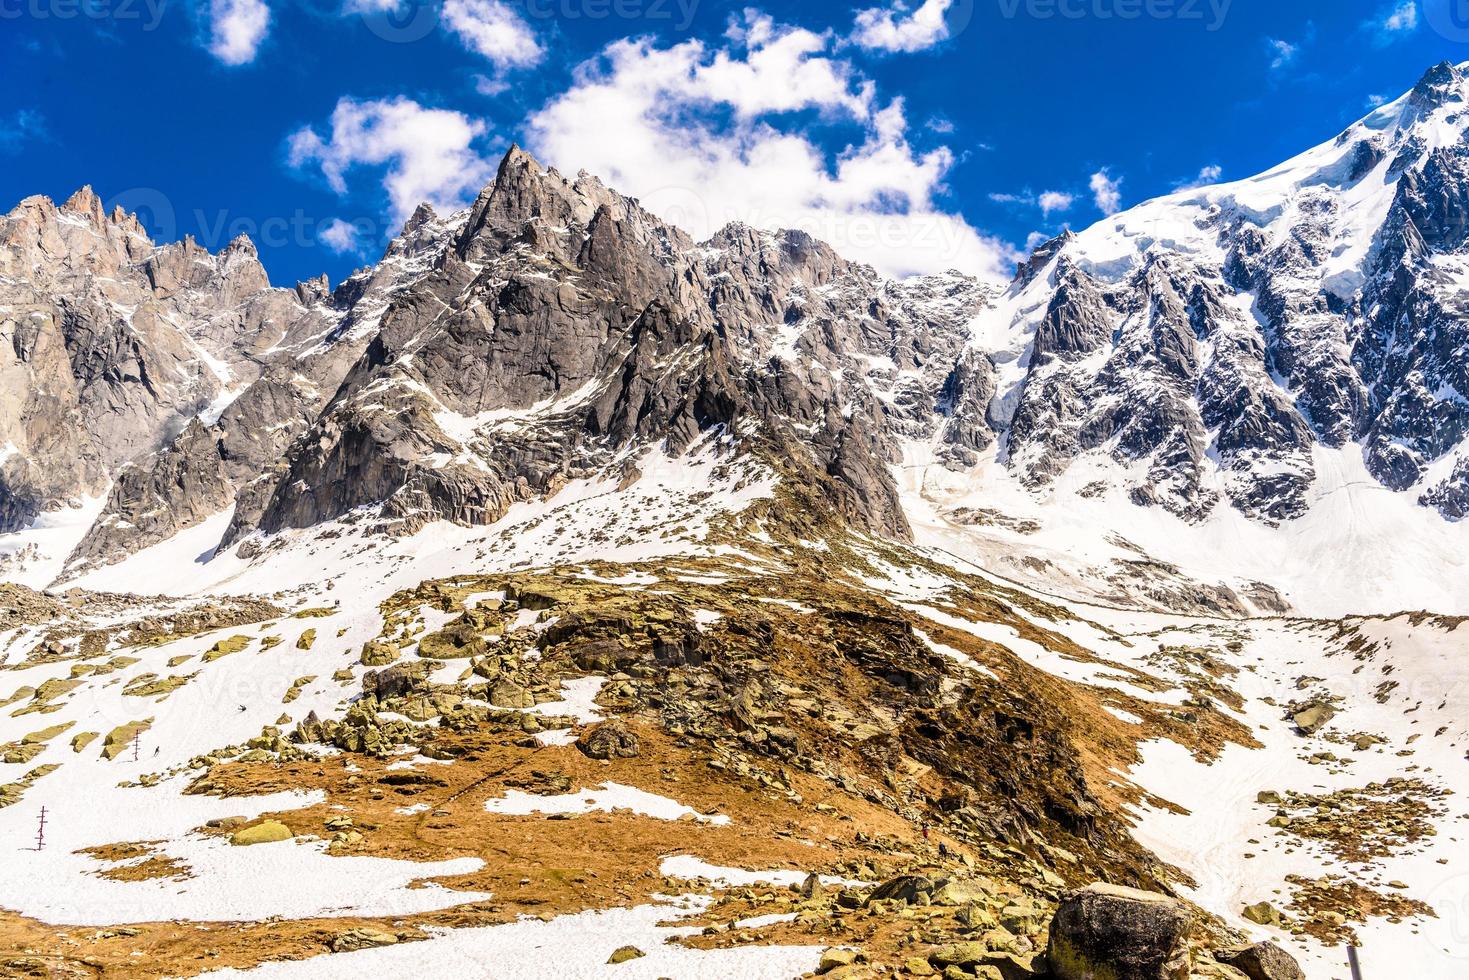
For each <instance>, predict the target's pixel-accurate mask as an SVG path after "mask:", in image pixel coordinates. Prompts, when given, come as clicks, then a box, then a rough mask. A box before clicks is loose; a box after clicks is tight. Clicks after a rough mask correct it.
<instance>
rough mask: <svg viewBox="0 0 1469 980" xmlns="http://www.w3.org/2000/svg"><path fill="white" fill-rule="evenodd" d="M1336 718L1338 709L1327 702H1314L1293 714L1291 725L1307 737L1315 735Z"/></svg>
mask: <svg viewBox="0 0 1469 980" xmlns="http://www.w3.org/2000/svg"><path fill="white" fill-rule="evenodd" d="M1335 717H1336V708H1335V707H1334V706H1332V705H1331V704H1330V703H1329V702H1326V701H1312V702H1311V703H1310V704H1308V705H1306V706H1304V707H1302V708H1301V709H1300V710H1298V711H1295V712H1293V713H1292V714H1291V716H1290V720H1291V724H1293V725H1295V726H1296V728H1298V729H1299V730H1300V731H1301V732H1302V733H1303V734H1305V735H1315V734H1316V733H1317V732H1319V731H1320V730H1321V729H1323V728H1325V727H1326V725H1327V723H1328V722H1330V721H1331V719H1333V718H1335Z"/></svg>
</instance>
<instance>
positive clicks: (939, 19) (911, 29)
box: [852, 0, 954, 52]
mask: <svg viewBox="0 0 1469 980" xmlns="http://www.w3.org/2000/svg"><path fill="white" fill-rule="evenodd" d="M953 5H954V0H924V3H923V6H921V7H919V8H918V9H917V10H914V11H911V12H910V11H909V8H908V7H907V5H906V4H904V3H903V2H902V0H897V2H895V3H894V4H893V6H892V7H891V8H884V7H872V8H869V9H867V10H859V11H858V12H857V23H856V27H855V28H854V29H853V31H852V42H853V43H854V44H856V45H858V46H859V47H863V48H867V49H869V50H873V51H903V52H912V51H922V50H924V49H925V48H931V47H933V46H934V45H935V44H939V43H940V42H942V41H946V40H948V38H949V22H948V19H947V16H946V15H947V14H948V12H949V8H950V7H952V6H953Z"/></svg>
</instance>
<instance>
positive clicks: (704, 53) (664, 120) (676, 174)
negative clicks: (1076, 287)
mask: <svg viewBox="0 0 1469 980" xmlns="http://www.w3.org/2000/svg"><path fill="white" fill-rule="evenodd" d="M727 37H728V38H729V40H730V45H729V46H728V47H721V48H719V49H717V50H711V49H710V48H709V47H707V46H706V45H705V43H704V42H702V41H699V40H690V41H686V42H683V43H681V44H677V45H674V46H672V47H667V48H660V47H657V46H655V42H654V41H653V40H651V39H649V38H640V39H627V40H623V41H618V42H616V43H614V44H612V45H610V46H608V47H607V48H606V49H605V50H604V51H603V53H602V55H601V56H600V57H599V58H598V59H595V60H593V61H591V62H588V63H586V64H584V65H581V66H580V67H578V68H577V70H576V73H575V84H574V85H573V86H572V87H571V89H570V90H569V91H567V92H565V93H563V94H561V95H560V96H558V97H556V98H555V99H553V100H551V101H550V102H549V103H548V104H547V105H546V106H545V107H543V108H542V109H541V110H540V111H539V112H537V113H535V114H534V115H532V117H531V118H530V121H529V122H530V130H531V139H530V143H531V147H532V149H533V150H534V151H535V152H536V153H537V154H538V155H539V156H541V157H542V158H543V159H544V160H545V161H546V162H547V163H551V164H554V165H556V166H558V167H560V168H561V169H563V170H568V171H574V170H576V169H579V168H584V169H586V170H589V171H591V172H592V173H595V174H597V175H599V176H601V177H602V178H603V179H605V180H606V181H607V183H608V184H610V185H611V186H613V187H615V188H617V189H619V190H621V191H623V192H624V193H628V194H631V195H634V196H636V197H638V198H640V199H641V200H642V203H643V205H644V206H645V207H647V208H648V209H649V210H651V211H652V212H654V213H655V214H658V215H660V216H661V217H663V218H664V219H665V220H668V221H671V222H673V223H675V224H678V225H680V226H682V227H683V228H684V229H685V230H687V231H688V232H689V233H690V234H692V235H693V236H695V237H696V238H699V239H704V238H707V237H709V236H710V235H712V234H713V233H714V232H715V231H717V230H718V229H719V228H720V227H722V226H723V225H725V224H727V223H729V222H731V221H743V222H745V223H747V224H750V225H753V226H756V227H763V228H800V229H802V230H804V231H807V232H809V233H811V234H812V235H814V236H816V237H817V238H820V239H823V240H825V241H827V242H829V243H831V245H832V246H833V247H835V248H836V249H837V250H838V251H839V252H841V253H842V254H844V255H846V256H848V257H850V258H853V259H858V260H861V261H867V262H870V263H872V264H873V265H875V266H877V267H878V268H880V269H882V270H883V271H885V272H887V273H890V274H897V275H905V274H909V273H915V272H934V271H942V270H943V269H946V268H950V267H953V268H959V269H963V270H965V271H968V272H972V273H976V274H982V275H988V276H992V277H1003V276H1006V275H1008V273H1009V271H1010V270H1009V268H1008V262H1009V261H1010V260H1011V259H1012V258H1013V254H1012V252H1011V250H1010V249H1008V248H1007V247H1006V246H1004V245H1002V244H1000V243H998V242H996V241H994V240H993V239H990V238H987V237H985V236H982V235H981V234H979V233H978V232H976V231H975V230H974V229H973V228H972V227H970V225H969V224H968V223H967V222H966V221H965V220H964V218H963V217H962V215H959V214H956V213H952V212H949V211H946V210H944V209H943V208H942V207H941V206H940V205H939V204H938V203H937V202H936V198H937V197H938V196H940V195H941V194H942V193H943V190H944V185H943V182H944V179H945V177H946V175H947V174H948V172H949V170H950V168H951V167H952V166H953V162H954V155H953V153H952V152H951V151H950V150H949V149H948V148H946V147H937V148H933V149H929V150H926V151H923V150H919V149H917V148H915V147H914V146H913V145H912V144H911V143H910V141H909V130H908V123H907V120H906V118H905V116H904V113H903V105H902V102H901V100H898V101H894V102H891V103H889V104H887V105H885V106H877V105H876V104H875V89H874V86H873V84H872V83H871V82H870V81H867V80H865V79H863V78H861V77H860V76H859V75H858V74H857V72H856V71H855V70H854V69H853V67H852V65H851V64H850V63H848V62H845V61H842V60H840V59H834V58H832V57H830V51H831V48H832V45H833V41H832V39H831V38H830V36H829V35H824V34H815V33H812V32H810V31H806V30H802V29H799V28H783V27H777V26H776V25H775V24H774V23H773V22H772V21H771V20H770V18H768V17H763V16H759V15H750V16H748V17H747V20H746V21H745V22H744V23H742V24H737V25H736V26H735V27H734V28H732V29H731V31H730V32H729V34H728V35H727ZM802 110H804V111H814V113H815V116H816V119H815V120H814V121H810V120H808V119H805V118H804V117H803V122H805V124H806V125H808V126H809V127H810V128H807V129H800V128H796V127H795V126H794V121H793V120H792V119H791V117H790V114H791V113H793V112H796V111H802ZM853 137H855V138H853ZM834 146H835V147H843V148H841V149H835V150H834V149H832V148H833V147H834Z"/></svg>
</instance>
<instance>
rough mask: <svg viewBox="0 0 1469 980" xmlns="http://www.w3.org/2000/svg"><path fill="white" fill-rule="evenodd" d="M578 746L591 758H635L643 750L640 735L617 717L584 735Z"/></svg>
mask: <svg viewBox="0 0 1469 980" xmlns="http://www.w3.org/2000/svg"><path fill="white" fill-rule="evenodd" d="M576 747H577V748H579V749H581V751H582V754H583V755H586V756H587V757H588V758H591V759H634V758H637V755H638V753H639V752H640V751H642V748H641V745H640V744H639V742H638V737H637V736H636V735H634V734H633V732H632V730H631V729H629V728H628V727H627V726H626V725H625V724H623V723H622V722H621V721H619V720H617V719H615V718H614V719H613V720H611V721H607V722H603V723H602V724H600V725H597V726H596V727H595V728H592V729H591V730H590V731H588V732H587V733H586V734H584V735H582V737H581V738H579V739H577V740H576Z"/></svg>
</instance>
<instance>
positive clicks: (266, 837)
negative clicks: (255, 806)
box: [230, 820, 296, 847]
mask: <svg viewBox="0 0 1469 980" xmlns="http://www.w3.org/2000/svg"><path fill="white" fill-rule="evenodd" d="M295 836H296V835H295V834H293V833H291V828H290V827H287V826H286V825H285V824H283V823H281V822H280V821H279V820H265V821H262V822H261V823H257V824H255V825H254V826H252V827H246V828H245V829H244V830H237V831H235V832H234V833H233V834H231V835H230V843H231V844H233V845H235V846H236V847H248V846H250V845H251V844H275V843H278V842H280V841H286V840H290V839H291V838H293V837H295Z"/></svg>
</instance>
